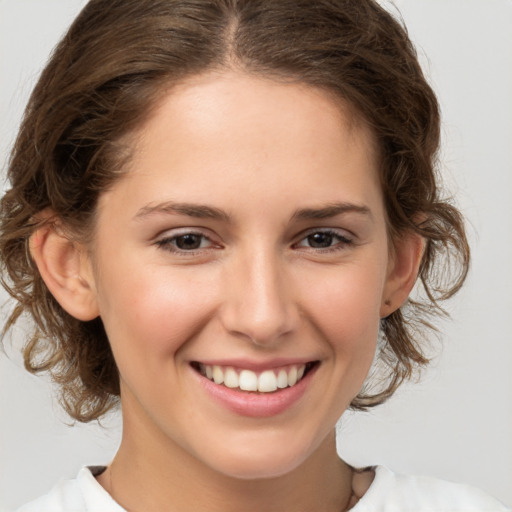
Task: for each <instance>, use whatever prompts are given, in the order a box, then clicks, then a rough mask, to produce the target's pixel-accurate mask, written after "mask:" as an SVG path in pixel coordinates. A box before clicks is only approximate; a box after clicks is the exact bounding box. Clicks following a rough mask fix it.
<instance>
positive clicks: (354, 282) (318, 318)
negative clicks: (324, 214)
mask: <svg viewBox="0 0 512 512" xmlns="http://www.w3.org/2000/svg"><path fill="white" fill-rule="evenodd" d="M382 289H383V275H382V271H381V270H380V267H378V266H376V267H375V268H373V267H372V266H368V265H366V266H358V265H355V264H354V265H350V266H348V265H347V266H346V267H340V268H339V269H336V270H334V271H331V272H330V275H325V276H323V278H322V276H317V277H316V279H315V280H314V282H313V281H308V280H306V281H305V286H304V290H305V294H307V295H305V296H307V306H306V307H307V309H308V311H309V312H310V317H311V318H312V319H313V321H314V323H315V327H316V329H317V330H319V331H320V332H321V333H322V335H323V336H324V337H325V338H326V339H327V340H329V343H330V344H331V346H332V349H333V350H335V351H337V352H339V353H341V354H342V355H343V356H344V357H347V358H361V359H364V360H366V359H368V358H370V359H371V358H372V357H373V351H374V348H375V343H376V339H377V333H378V328H379V322H380V315H379V311H380V304H381V297H382Z"/></svg>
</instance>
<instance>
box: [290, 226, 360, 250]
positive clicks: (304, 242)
mask: <svg viewBox="0 0 512 512" xmlns="http://www.w3.org/2000/svg"><path fill="white" fill-rule="evenodd" d="M352 243H353V240H351V239H350V238H348V237H347V236H345V235H343V234H341V233H339V232H338V231H334V230H317V231H313V232H309V233H308V234H307V235H306V236H305V237H304V238H302V239H301V240H300V241H299V242H298V243H297V244H295V246H296V247H301V248H302V247H304V248H310V249H333V250H336V249H343V248H344V247H345V246H347V245H350V244H352Z"/></svg>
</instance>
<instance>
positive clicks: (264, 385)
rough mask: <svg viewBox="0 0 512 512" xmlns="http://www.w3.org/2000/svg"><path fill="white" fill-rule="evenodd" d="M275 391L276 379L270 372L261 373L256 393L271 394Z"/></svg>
mask: <svg viewBox="0 0 512 512" xmlns="http://www.w3.org/2000/svg"><path fill="white" fill-rule="evenodd" d="M276 389H277V378H276V375H275V373H274V372H273V371H272V370H267V371H265V372H263V373H262V374H261V375H260V377H259V379H258V391H260V392H261V393H272V391H275V390H276Z"/></svg>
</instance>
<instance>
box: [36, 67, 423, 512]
mask: <svg viewBox="0 0 512 512" xmlns="http://www.w3.org/2000/svg"><path fill="white" fill-rule="evenodd" d="M135 140H136V143H135V146H134V154H133V158H132V160H131V162H130V168H129V170H128V172H127V174H126V176H125V177H123V178H122V179H120V180H119V181H118V182H117V183H116V184H115V185H114V186H113V187H112V189H110V190H109V191H107V192H104V193H103V194H102V196H101V197H100V202H99V206H98V215H97V225H96V233H95V239H94V242H93V245H92V247H89V248H87V251H84V250H82V249H83V248H80V247H79V246H78V244H72V243H71V242H69V241H68V240H66V239H64V238H63V237H62V235H59V234H58V233H56V232H55V231H53V230H52V229H51V228H46V229H45V230H42V231H40V232H38V234H37V235H36V236H35V237H34V239H33V241H32V253H33V255H34V258H35V259H36V261H37V262H38V266H39V268H40V271H41V273H42V275H43V277H44V278H45V281H46V282H47V284H48V286H49V287H50V289H51V290H52V292H53V293H54V295H55V296H56V298H57V300H59V302H60V303H61V304H62V305H63V306H64V307H65V308H66V309H67V310H68V311H69V312H71V314H74V315H75V316H76V317H77V318H81V319H83V320H87V319H91V318H94V317H95V316H97V315H100V316H101V318H102V320H103V323H104V325H105V328H106V331H107V334H108V337H109V340H110V342H111V346H112V350H113V353H114V356H115V359H116V362H117V365H118V368H119V372H120V377H121V402H122V409H123V421H124V431H123V439H122V443H121V446H120V449H119V452H118V454H117V455H116V457H115V459H114V461H113V463H112V464H111V466H110V467H109V468H108V469H107V471H106V472H105V473H104V474H103V475H101V476H100V477H99V478H98V479H99V481H100V483H101V484H102V485H103V486H104V487H105V488H106V489H107V490H108V491H109V492H110V493H111V494H112V496H113V497H114V498H115V499H116V500H118V501H119V503H120V504H121V505H123V506H124V507H125V508H127V509H128V510H148V509H153V510H173V511H186V510H204V511H211V512H214V511H221V510H222V511H223V512H226V511H231V510H233V511H234V510H237V511H238V510H245V511H252V510H255V511H256V510H258V511H260V510H267V511H273V510H276V511H277V510H279V511H288V510H290V511H291V510H293V511H298V510H302V511H309V510H311V511H313V510H315V511H337V512H339V511H340V510H343V509H344V508H345V507H346V505H347V503H348V501H349V498H350V494H351V482H352V471H351V469H350V468H349V467H348V466H347V465H346V464H345V463H344V462H343V461H340V460H339V458H338V456H337V454H336V446H335V431H334V427H335V424H336V421H337V420H338V418H339V417H340V415H341V414H342V413H343V411H344V410H345V409H346V408H347V407H348V405H349V404H350V402H351V400H352V399H353V398H354V396H355V395H356V394H357V393H358V391H359V389H360V388H361V386H362V384H363V382H364V379H365V377H366V375H367V373H368V370H369V368H370V365H371V363H372V360H373V356H374V352H375V346H376V340H377V334H378V326H379V320H380V319H381V318H382V317H384V316H386V315H388V314H390V313H391V312H392V311H393V309H395V308H397V307H399V306H400V304H401V303H402V302H403V300H405V298H406V297H407V295H408V292H409V291H410V288H411V287H412V285H413V283H414V279H415V273H416V267H417V262H418V260H419V256H420V254H421V243H420V242H419V241H418V240H417V239H413V238H412V237H409V238H404V240H402V241H400V243H397V244H395V247H393V248H392V247H390V243H389V239H388V232H387V228H386V216H385V211H384V205H383V200H382V194H381V190H380V186H379V181H378V177H377V171H376V169H377V162H376V158H375V152H374V150H373V140H372V135H371V133H370V132H369V130H368V129H367V128H366V127H365V126H364V124H363V123H360V122H357V119H356V118H355V117H354V116H353V115H351V114H349V112H348V109H345V108H343V105H340V101H338V100H337V101H335V100H334V99H333V98H332V97H330V96H329V95H328V94H326V93H325V92H322V91H318V90H315V89H312V88H308V87H305V86H303V85H300V84H282V83H277V82H275V81H272V80H267V79H264V78H257V77H254V76H247V75H244V74H242V73H237V72H234V71H225V72H215V73H209V74H205V75H201V76H198V77H195V78H193V79H189V80H187V81H186V82H184V83H183V84H181V85H179V86H175V87H174V88H173V89H172V91H170V92H169V94H168V95H167V96H166V97H165V98H164V99H163V100H162V101H161V103H160V104H159V105H158V107H157V108H156V109H155V111H154V113H153V114H152V116H151V117H150V119H149V121H148V122H147V123H146V124H145V125H144V126H143V127H141V129H140V130H139V132H138V133H137V134H136V137H135ZM184 203H186V205H187V206H186V207H184V206H183V204H184ZM176 205H180V206H178V207H177V206H176ZM190 205H194V208H195V209H194V208H193V209H191V208H190ZM198 205H199V208H198ZM333 205H337V209H336V208H335V209H333V208H332V206H333ZM340 205H341V206H342V207H341V208H340ZM205 207H207V208H209V210H205ZM329 208H330V209H329ZM205 211H207V212H208V215H207V216H205ZM312 211H315V212H317V217H318V214H319V212H320V213H322V215H323V218H314V216H313V215H312ZM198 212H199V213H198ZM298 212H301V213H298ZM187 233H193V234H195V235H196V238H194V239H193V240H195V241H198V242H199V247H198V248H196V249H194V250H189V249H188V248H187V249H183V248H181V249H180V247H179V245H180V244H182V243H183V240H184V239H183V238H177V237H180V236H182V237H183V236H184V235H186V234H187ZM315 233H317V235H315V236H313V235H314V234H315ZM318 233H324V234H323V235H322V234H320V235H318ZM188 240H189V241H190V239H188ZM318 240H320V241H321V242H322V244H320V245H321V247H318V246H317V245H315V244H314V243H313V242H318ZM52 258H53V259H52ZM232 359H237V361H248V362H250V363H251V364H259V365H271V366H272V365H275V364H276V361H284V360H286V361H290V360H293V361H295V360H298V359H300V361H315V362H316V371H315V372H314V374H312V376H311V377H310V379H309V381H308V385H307V388H306V391H305V392H304V394H303V395H302V396H301V397H300V399H299V400H298V401H296V402H295V403H293V405H292V406H290V407H288V408H287V409H286V410H284V411H283V412H281V413H279V414H275V415H271V416H269V417H263V418H262V417H257V418H254V417H247V416H243V415H240V414H237V413H235V412H233V411H231V410H228V409H227V408H225V407H223V406H222V405H220V404H219V403H218V402H216V401H215V400H212V399H211V396H210V395H209V394H208V393H207V392H205V390H204V388H203V387H202V386H201V385H200V380H201V378H202V377H200V376H199V375H198V373H197V372H196V371H195V370H194V369H193V367H192V366H191V363H192V362H204V361H219V360H222V361H230V360H232ZM368 484H369V483H368ZM169 503H172V508H167V507H168V506H169Z"/></svg>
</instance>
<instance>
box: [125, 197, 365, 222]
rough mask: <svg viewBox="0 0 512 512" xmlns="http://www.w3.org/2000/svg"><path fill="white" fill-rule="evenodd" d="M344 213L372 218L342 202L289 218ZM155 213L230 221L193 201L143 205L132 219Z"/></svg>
mask: <svg viewBox="0 0 512 512" xmlns="http://www.w3.org/2000/svg"><path fill="white" fill-rule="evenodd" d="M346 213H357V214H359V215H364V216H368V217H369V218H370V219H373V215H372V213H371V210H370V209H369V208H368V207H367V206H363V205H357V204H353V203H346V202H342V203H329V204H327V205H325V206H320V207H317V208H301V209H299V210H296V211H295V212H294V213H293V215H292V217H291V220H292V221H296V220H314V219H328V218H332V217H336V216H337V215H343V214H346ZM157 214H176V215H186V216H187V217H195V218H197V219H213V220H221V221H224V222H231V217H230V215H229V214H228V213H227V212H225V211H224V210H221V209H220V208H215V207H213V206H207V205H203V204H195V203H176V202H173V201H166V202H163V203H158V204H149V205H146V206H143V207H142V208H141V209H140V210H139V211H138V212H137V213H136V214H135V217H134V219H135V220H140V219H143V218H145V217H149V216H151V215H157Z"/></svg>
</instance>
